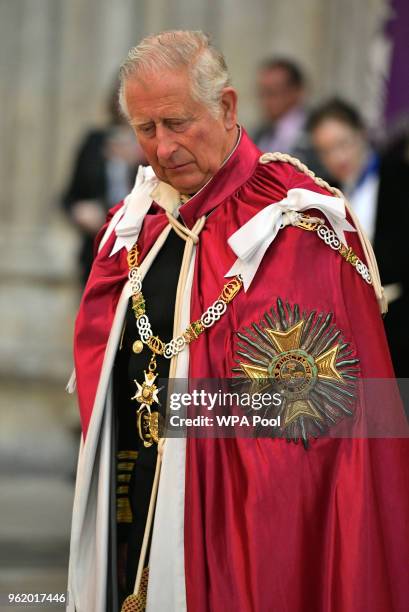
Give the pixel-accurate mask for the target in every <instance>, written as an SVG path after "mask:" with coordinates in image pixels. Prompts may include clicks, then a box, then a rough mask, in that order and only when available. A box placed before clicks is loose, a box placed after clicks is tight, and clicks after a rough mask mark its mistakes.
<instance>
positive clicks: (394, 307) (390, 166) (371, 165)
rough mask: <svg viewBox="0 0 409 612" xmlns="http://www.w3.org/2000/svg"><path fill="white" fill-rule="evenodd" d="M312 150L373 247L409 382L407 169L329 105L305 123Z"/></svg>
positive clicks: (350, 114) (353, 117)
mask: <svg viewBox="0 0 409 612" xmlns="http://www.w3.org/2000/svg"><path fill="white" fill-rule="evenodd" d="M307 128H308V131H309V133H310V136H311V140H312V143H313V146H314V147H315V149H316V152H317V154H318V156H319V158H320V160H321V162H322V164H323V165H324V166H325V168H326V170H327V172H328V173H329V175H330V176H331V177H332V182H333V183H335V184H336V185H337V186H338V187H339V188H340V189H341V190H342V191H343V193H344V194H345V196H346V198H347V199H348V200H349V202H350V204H351V205H352V207H353V209H354V211H355V212H356V214H357V215H358V217H359V219H360V221H361V224H362V226H363V228H364V230H365V232H366V234H367V236H368V238H369V239H370V240H371V242H372V243H373V246H374V250H375V254H376V257H377V260H378V265H379V269H380V273H381V279H382V283H383V285H384V287H385V293H386V296H387V298H388V302H389V312H388V314H387V316H386V318H385V328H386V333H387V336H388V340H389V346H390V349H391V354H392V360H393V363H394V367H395V373H396V376H397V377H399V378H407V377H409V287H408V285H409V248H408V239H407V228H408V227H409V163H408V160H407V158H406V156H404V155H403V154H402V155H399V156H398V155H396V153H395V152H394V153H393V154H392V152H391V151H389V150H388V151H384V152H383V153H382V154H380V153H379V152H378V151H377V150H376V149H375V148H374V147H373V146H372V144H371V142H370V139H369V137H368V132H367V129H366V126H365V123H364V121H363V119H362V117H361V115H360V113H359V112H358V110H357V109H356V108H354V107H353V106H351V105H349V104H348V103H346V102H344V101H342V100H339V99H333V100H330V101H328V102H325V103H324V104H322V105H321V106H319V107H318V108H316V109H315V110H314V111H313V113H312V114H311V116H310V119H309V121H308V126H307Z"/></svg>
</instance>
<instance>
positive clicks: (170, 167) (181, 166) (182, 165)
mask: <svg viewBox="0 0 409 612" xmlns="http://www.w3.org/2000/svg"><path fill="white" fill-rule="evenodd" d="M190 164H193V162H191V161H190V162H186V163H185V164H177V165H176V166H165V170H171V171H177V170H182V169H183V168H186V166H189V165H190Z"/></svg>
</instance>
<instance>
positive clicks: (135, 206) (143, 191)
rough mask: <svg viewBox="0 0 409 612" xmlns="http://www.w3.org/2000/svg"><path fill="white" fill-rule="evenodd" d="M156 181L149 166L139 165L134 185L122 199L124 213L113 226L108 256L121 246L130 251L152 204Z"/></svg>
mask: <svg viewBox="0 0 409 612" xmlns="http://www.w3.org/2000/svg"><path fill="white" fill-rule="evenodd" d="M158 183H159V181H158V179H157V178H156V176H155V173H154V172H153V170H152V168H151V167H150V166H147V167H144V166H139V168H138V172H137V174H136V179H135V185H134V187H133V189H132V191H131V193H129V194H128V195H127V196H126V198H125V200H124V208H125V212H124V215H123V217H122V218H121V220H120V221H119V223H118V224H117V225H116V227H115V233H116V241H115V244H114V246H113V248H112V251H111V253H110V256H111V255H114V254H115V253H117V252H118V251H119V250H120V249H122V247H126V249H127V251H130V249H131V248H132V246H133V245H134V243H135V241H136V240H137V239H138V236H139V232H140V231H141V227H142V222H143V220H144V218H145V215H146V213H147V212H148V210H149V208H150V206H151V204H152V195H151V194H152V191H153V190H154V188H155V187H156V186H157V184H158Z"/></svg>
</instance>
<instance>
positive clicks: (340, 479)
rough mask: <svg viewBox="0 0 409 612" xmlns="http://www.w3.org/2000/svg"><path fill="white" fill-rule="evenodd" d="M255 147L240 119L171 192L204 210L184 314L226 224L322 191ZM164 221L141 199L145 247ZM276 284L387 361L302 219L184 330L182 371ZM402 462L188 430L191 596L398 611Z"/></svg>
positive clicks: (316, 610) (215, 608) (95, 319)
mask: <svg viewBox="0 0 409 612" xmlns="http://www.w3.org/2000/svg"><path fill="white" fill-rule="evenodd" d="M259 156H260V151H259V150H258V149H257V148H256V147H255V146H254V145H253V143H252V142H251V141H250V140H249V138H248V137H247V135H246V134H245V132H243V134H242V137H241V141H240V143H239V145H238V147H237V149H236V150H235V152H234V153H233V155H232V156H231V157H230V159H229V160H228V161H227V163H226V164H225V165H224V166H223V167H222V168H221V169H220V170H219V172H218V173H217V174H216V175H215V176H214V177H213V179H212V180H211V181H210V182H209V183H208V184H207V185H206V186H205V187H204V188H203V189H202V190H201V191H200V192H198V193H197V194H196V195H195V196H193V197H192V198H191V199H190V200H189V201H188V202H187V203H186V204H184V205H183V206H181V208H180V215H181V217H182V219H183V221H184V223H185V224H186V225H187V226H188V227H189V228H192V226H193V224H194V223H195V221H196V220H197V219H198V218H199V217H200V216H202V215H207V220H206V224H205V227H204V229H203V230H202V232H201V234H200V240H199V244H198V246H197V251H196V260H195V272H194V278H193V286H192V297H191V320H192V321H193V320H196V319H198V318H199V317H200V316H201V314H202V312H203V311H204V310H205V309H206V308H207V307H208V306H209V305H210V304H212V303H213V301H214V300H215V299H216V297H217V296H218V295H219V293H220V290H221V288H222V286H223V284H224V282H225V279H224V275H225V274H226V272H227V271H228V270H229V269H230V268H231V266H232V265H233V263H234V261H235V259H236V256H235V254H234V253H233V251H232V250H231V249H230V247H229V246H228V244H227V240H228V238H229V237H230V236H231V235H232V234H233V233H234V232H235V231H236V230H237V229H238V228H240V227H241V226H243V224H244V223H246V221H248V220H249V219H250V218H252V217H253V216H254V215H255V214H256V213H257V212H259V211H260V210H261V209H262V208H263V207H265V206H266V205H268V204H270V203H272V202H277V201H280V200H282V199H283V198H284V197H285V196H286V194H287V192H288V190H289V189H292V188H305V189H309V190H312V191H316V192H320V193H326V191H325V190H323V189H320V188H319V187H317V185H316V184H315V183H314V181H313V180H312V179H311V178H309V177H308V176H306V175H304V174H303V173H300V172H299V171H298V170H296V169H295V168H294V167H293V166H292V165H290V164H288V163H281V162H272V163H269V164H261V163H259ZM117 208H118V207H116V208H114V209H113V210H112V211H111V214H110V217H112V214H113V213H114V212H115V211H116V210H117ZM320 216H322V214H321V215H320ZM110 217H109V218H110ZM109 218H108V221H109ZM166 225H167V219H166V216H165V214H164V212H163V211H162V210H161V209H159V207H157V206H156V205H153V206H152V209H151V211H150V213H149V214H148V215H147V216H146V217H145V220H144V224H143V227H142V231H141V234H140V237H139V245H140V248H141V259H142V260H143V258H144V256H145V255H146V253H147V252H148V251H149V249H150V247H151V246H152V244H153V243H154V241H155V240H156V238H157V236H158V235H159V233H160V232H161V231H162V229H163V228H164V227H165V226H166ZM106 227H107V225H106V226H104V228H103V229H102V230H101V233H100V235H99V239H100V238H101V236H102V235H103V233H104V231H105V229H106ZM347 239H348V244H349V245H351V246H352V248H353V249H354V251H355V252H356V253H357V254H358V256H359V257H360V258H361V259H364V258H363V254H362V249H361V245H360V243H359V240H358V237H357V235H356V234H353V233H348V234H347ZM114 241H115V233H113V234H112V235H111V236H110V238H109V239H108V241H107V243H106V244H105V245H104V246H103V248H102V249H101V251H100V253H99V254H98V255H97V257H96V260H95V263H94V266H93V269H92V272H91V275H90V278H89V281H88V284H87V287H86V290H85V293H84V296H83V299H82V303H81V307H80V311H79V314H78V317H77V322H76V330H75V364H76V372H77V388H78V397H79V404H80V409H81V418H82V425H83V431H84V436H85V435H86V432H87V427H88V423H89V419H90V415H91V411H92V405H93V401H94V398H95V392H96V387H97V384H98V378H99V372H100V369H101V365H102V361H103V357H104V351H105V347H106V342H107V338H108V335H109V331H110V326H111V322H112V319H113V316H114V313H115V308H116V304H117V301H118V298H119V295H120V292H121V289H122V286H123V284H124V282H125V280H126V278H127V263H126V252H125V249H122V250H121V251H120V252H118V253H116V254H115V255H113V256H112V257H109V254H110V252H111V250H112V246H113V244H114ZM97 243H98V240H97ZM278 298H281V300H282V301H283V302H284V303H287V302H288V303H289V304H290V305H291V307H293V306H294V305H296V304H297V305H298V306H299V309H300V311H301V312H304V311H305V312H307V313H308V312H311V311H316V312H317V313H324V314H326V313H330V312H331V313H333V322H334V324H335V326H336V328H337V329H338V330H340V331H341V333H342V337H343V338H344V339H345V342H347V343H348V344H349V346H350V348H351V357H352V358H357V359H358V360H359V370H360V374H359V375H360V376H361V377H362V378H391V377H393V371H392V367H391V362H390V357H389V351H388V347H387V343H386V340H385V335H384V331H383V325H382V319H381V316H380V314H379V309H378V304H377V302H376V299H375V295H374V291H373V288H372V287H371V286H370V285H368V284H367V283H365V282H364V280H363V279H362V278H361V276H360V275H359V274H358V273H357V271H356V270H355V269H354V267H353V266H351V265H350V264H349V263H348V262H346V261H345V259H344V258H342V257H341V256H340V255H339V253H338V252H335V251H334V250H332V249H331V248H329V246H327V245H326V244H325V243H324V242H323V241H322V240H320V239H319V238H318V237H317V235H316V233H315V232H308V231H304V230H303V229H300V228H297V227H286V228H285V229H283V230H281V231H280V232H279V234H278V236H277V237H276V239H275V240H274V242H273V243H272V245H271V246H270V247H269V249H268V250H267V252H266V254H265V256H264V258H263V260H262V263H261V265H260V267H259V269H258V271H257V274H256V276H255V278H254V280H253V282H252V284H251V286H250V288H249V290H248V291H247V292H244V291H242V292H240V294H239V295H238V296H237V297H236V298H235V299H234V300H233V302H232V303H231V304H230V305H229V307H228V309H227V312H226V314H225V315H224V316H223V317H222V319H221V320H220V321H219V322H218V323H216V324H215V325H214V326H213V327H211V328H210V329H208V330H207V331H206V332H205V333H204V334H202V335H201V336H200V337H199V339H198V340H196V341H195V342H193V343H192V344H190V345H189V351H190V361H189V364H190V365H189V376H190V377H191V378H211V377H215V378H222V377H225V378H230V377H232V376H233V374H232V371H233V368H234V367H236V366H237V351H238V345H237V334H236V332H240V331H243V330H244V329H245V328H246V327H248V326H250V325H251V324H252V323H259V322H260V321H261V319H262V318H263V316H264V314H265V312H267V311H269V310H270V309H271V308H272V307H275V305H276V303H277V299H278ZM349 358H350V357H349ZM370 408H371V407H370V406H364V407H362V406H361V407H360V408H359V410H361V411H362V410H366V411H368V410H370ZM387 410H388V406H385V411H387ZM358 420H359V414H358ZM408 465H409V445H408V440H406V439H346V438H344V439H342V438H329V437H322V438H318V439H316V440H312V441H311V443H310V447H309V449H308V450H305V449H304V447H303V445H302V444H295V443H294V442H290V443H288V442H287V441H286V440H284V439H267V438H261V439H244V438H242V439H240V438H234V439H232V438H230V439H224V438H219V439H193V438H189V439H188V440H187V448H186V481H185V523H184V524H185V578H186V597H187V609H188V611H189V612H209V611H211V612H219V611H223V612H225V611H226V610H234V611H240V612H272V611H277V612H299V611H300V610H307V611H308V612H361V611H369V610H370V611H371V612H386V611H388V612H404V611H406V610H407V609H408V607H409V588H408V584H409V520H408V519H409V494H408V490H409V489H408V478H407V476H406V474H407V466H408Z"/></svg>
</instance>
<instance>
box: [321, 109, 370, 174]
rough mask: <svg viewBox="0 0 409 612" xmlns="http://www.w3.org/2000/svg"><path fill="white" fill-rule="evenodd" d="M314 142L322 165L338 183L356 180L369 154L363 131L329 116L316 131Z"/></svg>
mask: <svg viewBox="0 0 409 612" xmlns="http://www.w3.org/2000/svg"><path fill="white" fill-rule="evenodd" d="M311 140H312V143H313V145H314V148H315V150H316V152H317V154H318V157H319V158H320V160H321V162H322V164H323V165H324V166H325V168H326V169H327V170H328V172H329V173H330V175H331V176H332V177H333V178H334V179H335V180H337V181H340V182H341V183H345V182H353V181H354V180H356V178H357V177H358V175H359V173H360V172H361V169H362V166H363V164H364V163H365V158H366V154H367V143H366V138H365V134H364V133H363V132H362V130H358V129H356V128H353V127H352V126H350V125H348V124H346V123H345V122H343V121H340V120H338V119H335V118H330V117H328V118H327V119H324V120H323V121H321V123H319V124H318V125H317V126H316V127H315V128H314V130H313V131H312V133H311Z"/></svg>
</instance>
